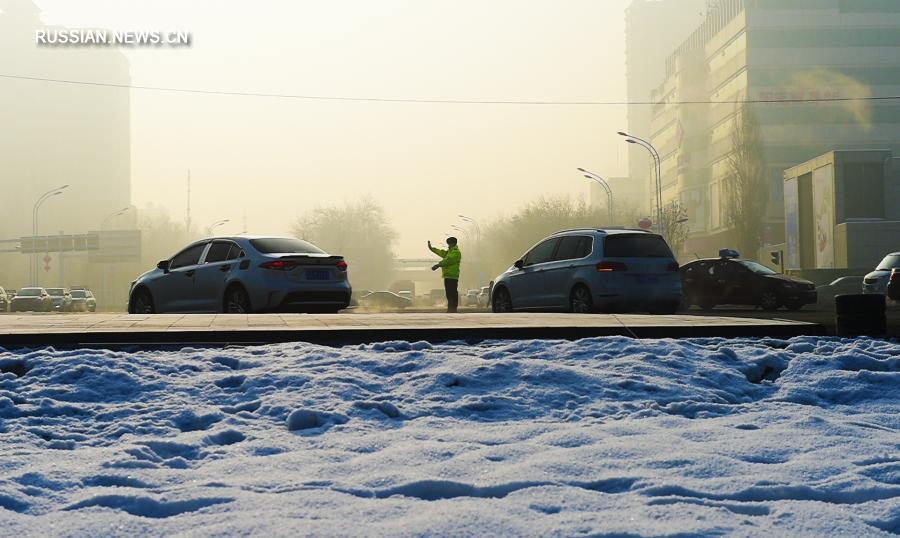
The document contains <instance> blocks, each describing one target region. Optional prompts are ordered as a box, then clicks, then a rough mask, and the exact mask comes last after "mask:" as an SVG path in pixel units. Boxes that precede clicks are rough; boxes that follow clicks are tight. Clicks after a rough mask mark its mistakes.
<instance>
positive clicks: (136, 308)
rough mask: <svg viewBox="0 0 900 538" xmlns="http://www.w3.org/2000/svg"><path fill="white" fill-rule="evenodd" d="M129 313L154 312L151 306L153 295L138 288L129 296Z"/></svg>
mask: <svg viewBox="0 0 900 538" xmlns="http://www.w3.org/2000/svg"><path fill="white" fill-rule="evenodd" d="M128 313H129V314H155V313H156V309H155V308H154V307H153V297H151V296H150V292H149V291H147V290H145V289H144V288H140V289H138V290H136V291H135V292H134V294H132V296H131V302H130V303H129V304H128Z"/></svg>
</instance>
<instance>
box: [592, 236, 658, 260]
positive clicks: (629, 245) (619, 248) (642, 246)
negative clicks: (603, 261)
mask: <svg viewBox="0 0 900 538" xmlns="http://www.w3.org/2000/svg"><path fill="white" fill-rule="evenodd" d="M603 256H604V257H607V258H673V257H674V256H672V250H671V249H670V248H669V245H667V244H666V240H665V239H663V238H662V237H660V236H658V235H653V234H613V235H608V236H606V240H605V241H604V243H603Z"/></svg>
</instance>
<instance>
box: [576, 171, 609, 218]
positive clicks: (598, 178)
mask: <svg viewBox="0 0 900 538" xmlns="http://www.w3.org/2000/svg"><path fill="white" fill-rule="evenodd" d="M578 171H579V172H582V173H583V174H584V177H585V178H587V179H590V180H591V181H596V182H597V183H599V184H600V186H601V187H603V190H605V191H606V210H607V212H608V213H609V217H607V220H608V221H609V226H612V225H613V224H614V223H613V193H612V188H611V187H610V186H609V183H607V181H606V180H605V179H603V178H602V177H601V176H599V175H597V174H595V173H593V172H589V171H587V170H585V169H584V168H579V169H578Z"/></svg>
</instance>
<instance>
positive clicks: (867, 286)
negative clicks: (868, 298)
mask: <svg viewBox="0 0 900 538" xmlns="http://www.w3.org/2000/svg"><path fill="white" fill-rule="evenodd" d="M898 268H900V252H894V253H892V254H888V255H887V256H885V257H884V259H883V260H881V263H879V264H878V267H876V268H875V270H874V271H872V272H871V273H869V274H867V275H866V276H865V278H864V279H863V286H862V292H863V293H878V294H881V295H884V294H886V293H887V285H888V280H890V278H891V269H898Z"/></svg>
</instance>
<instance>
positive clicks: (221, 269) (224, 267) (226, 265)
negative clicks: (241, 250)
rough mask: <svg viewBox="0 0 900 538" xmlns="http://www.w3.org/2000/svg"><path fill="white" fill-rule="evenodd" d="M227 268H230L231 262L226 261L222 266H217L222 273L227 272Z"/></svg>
mask: <svg viewBox="0 0 900 538" xmlns="http://www.w3.org/2000/svg"><path fill="white" fill-rule="evenodd" d="M229 269H231V264H230V263H226V264H225V265H223V266H222V267H219V271H222V272H223V273H225V272H227V271H228V270H229Z"/></svg>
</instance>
